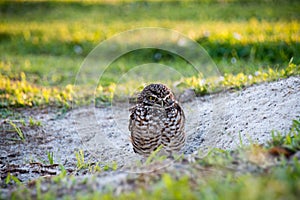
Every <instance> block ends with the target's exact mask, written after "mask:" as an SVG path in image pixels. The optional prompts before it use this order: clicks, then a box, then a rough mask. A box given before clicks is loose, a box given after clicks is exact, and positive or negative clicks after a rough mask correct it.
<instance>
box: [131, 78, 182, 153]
mask: <svg viewBox="0 0 300 200" xmlns="http://www.w3.org/2000/svg"><path fill="white" fill-rule="evenodd" d="M130 111H131V114H130V119H129V131H130V132H131V142H132V145H133V150H134V152H135V153H138V154H141V155H144V156H149V155H150V154H151V152H153V151H154V150H156V149H157V148H158V147H159V146H160V145H162V146H163V149H164V151H165V152H167V153H169V154H171V153H172V152H177V151H179V150H180V149H181V148H182V147H183V146H184V143H185V139H186V138H185V133H184V122H185V116H184V113H183V110H182V108H181V107H180V105H179V104H178V103H177V101H176V100H175V97H174V95H173V93H172V91H171V90H170V89H169V88H168V87H167V86H165V85H163V84H150V85H148V86H147V87H145V88H144V90H143V91H142V92H141V93H140V94H139V96H138V100H137V105H135V106H134V107H133V108H131V109H130Z"/></svg>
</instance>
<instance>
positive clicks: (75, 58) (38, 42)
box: [0, 0, 300, 87]
mask: <svg viewBox="0 0 300 200" xmlns="http://www.w3.org/2000/svg"><path fill="white" fill-rule="evenodd" d="M299 10H300V3H299V1H296V0H295V1H293V0H288V1H285V0H259V1H245V0H204V1H188V0H185V1H155V0H153V1H131V0H126V1H121V0H114V1H109V0H106V1H101V0H98V1H1V2H0V44H1V45H0V52H1V54H0V57H1V62H0V70H1V75H2V76H4V77H6V78H7V77H8V78H9V79H11V80H19V79H20V73H21V72H24V73H25V75H26V80H27V81H29V82H30V83H33V84H36V85H40V86H59V87H61V86H62V87H64V86H66V85H68V84H73V83H74V80H75V76H76V73H77V72H78V69H79V67H80V65H81V63H82V62H83V60H84V58H85V57H86V56H87V55H88V53H89V52H90V51H91V50H92V49H93V48H95V47H96V46H97V45H98V44H99V43H100V42H101V41H104V40H105V39H107V38H110V37H112V36H114V35H115V34H118V33H120V32H122V31H126V30H130V29H134V28H141V27H162V28H168V29H172V30H176V31H179V32H181V33H183V34H185V35H187V36H188V37H190V38H191V39H193V40H195V41H197V42H198V43H199V44H200V45H201V46H203V47H204V48H205V50H206V51H207V52H208V53H209V55H210V56H211V57H212V59H213V61H214V62H215V63H216V64H217V66H218V68H219V71H220V72H221V73H222V74H225V73H227V74H233V75H234V74H238V73H241V72H242V73H245V74H253V73H255V72H256V71H257V70H263V69H267V68H272V69H274V70H278V69H282V68H285V67H287V65H288V63H289V62H290V60H291V59H292V58H293V63H295V64H296V65H297V64H299V63H300V46H299V41H300V21H299V19H300V12H299ZM157 53H159V54H160V55H161V56H160V57H159V58H157V57H156V56H155V54H157ZM149 62H156V63H161V64H166V65H171V66H175V68H176V66H177V67H185V66H186V65H188V64H187V63H186V62H185V61H184V60H182V59H181V58H179V57H178V56H175V55H173V54H171V53H169V52H164V51H161V50H158V49H143V50H137V51H133V52H130V53H128V54H126V55H124V56H122V57H120V58H119V59H117V60H116V61H115V62H114V63H113V64H112V66H111V68H110V69H112V70H111V71H108V73H107V76H106V77H105V78H104V79H103V83H101V85H103V86H109V85H111V83H113V82H115V81H117V80H116V79H115V74H124V73H126V72H127V71H128V70H129V69H131V68H132V67H134V66H137V65H141V64H145V63H149Z"/></svg>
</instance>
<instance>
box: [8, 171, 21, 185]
mask: <svg viewBox="0 0 300 200" xmlns="http://www.w3.org/2000/svg"><path fill="white" fill-rule="evenodd" d="M12 181H13V182H15V183H16V184H17V185H21V184H22V182H21V181H20V180H19V179H18V178H17V177H16V176H14V175H12V174H11V173H10V172H8V174H7V177H6V179H5V184H9V183H11V182H12Z"/></svg>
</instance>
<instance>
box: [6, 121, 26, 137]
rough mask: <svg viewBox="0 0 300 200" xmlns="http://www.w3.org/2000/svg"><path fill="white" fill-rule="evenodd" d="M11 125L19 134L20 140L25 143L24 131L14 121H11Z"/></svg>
mask: <svg viewBox="0 0 300 200" xmlns="http://www.w3.org/2000/svg"><path fill="white" fill-rule="evenodd" d="M9 124H10V125H11V126H12V127H13V128H14V130H15V131H16V133H17V134H18V136H19V138H20V139H21V140H22V141H23V142H24V141H25V135H24V133H23V131H22V130H21V129H20V128H19V127H18V126H17V125H16V124H15V123H13V122H12V121H9Z"/></svg>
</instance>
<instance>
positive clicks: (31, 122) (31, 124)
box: [29, 117, 42, 127]
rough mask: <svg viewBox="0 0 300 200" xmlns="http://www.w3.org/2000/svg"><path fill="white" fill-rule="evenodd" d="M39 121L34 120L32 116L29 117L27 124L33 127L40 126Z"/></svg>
mask: <svg viewBox="0 0 300 200" xmlns="http://www.w3.org/2000/svg"><path fill="white" fill-rule="evenodd" d="M41 125H42V123H41V121H38V120H34V119H33V118H32V117H29V126H31V127H35V126H41Z"/></svg>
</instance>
